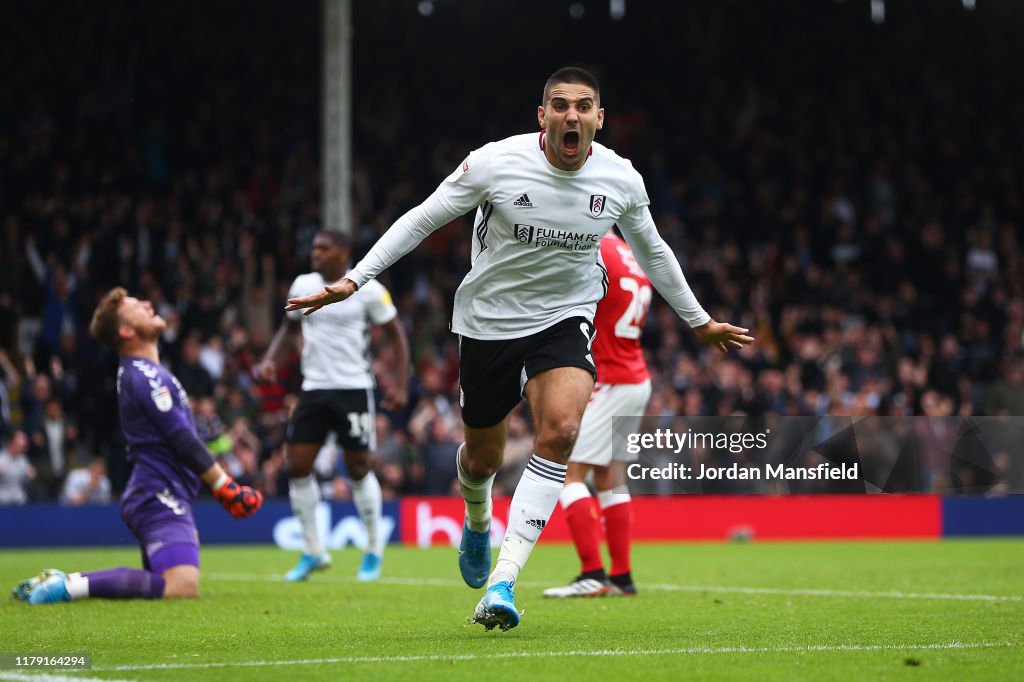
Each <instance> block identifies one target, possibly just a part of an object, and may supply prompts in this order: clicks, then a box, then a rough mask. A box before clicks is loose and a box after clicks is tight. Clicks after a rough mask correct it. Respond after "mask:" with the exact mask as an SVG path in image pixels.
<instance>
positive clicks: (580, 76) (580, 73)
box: [540, 66, 601, 106]
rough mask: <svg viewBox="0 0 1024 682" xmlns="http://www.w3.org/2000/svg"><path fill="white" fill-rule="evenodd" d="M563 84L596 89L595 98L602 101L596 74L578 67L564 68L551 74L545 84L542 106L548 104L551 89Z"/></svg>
mask: <svg viewBox="0 0 1024 682" xmlns="http://www.w3.org/2000/svg"><path fill="white" fill-rule="evenodd" d="M562 84H568V85H586V86H587V87H591V88H593V89H594V97H595V98H596V99H597V100H598V101H600V99H601V88H599V87H598V85H597V78H595V77H594V74H592V73H590V72H589V71H587V70H586V69H581V68H580V67H578V66H563V67H562V68H560V69H559V70H558V71H555V72H554V73H553V74H551V76H550V77H548V80H547V82H546V83H544V94H543V95H542V99H541V102H540V103H541V105H542V106H543V105H544V104H546V103H547V101H548V95H549V94H550V93H551V88H553V87H555V86H556V85H562Z"/></svg>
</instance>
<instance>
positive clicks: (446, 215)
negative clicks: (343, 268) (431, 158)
mask: <svg viewBox="0 0 1024 682" xmlns="http://www.w3.org/2000/svg"><path fill="white" fill-rule="evenodd" d="M490 147H491V145H486V146H484V147H482V148H480V149H478V150H476V151H474V152H473V153H471V154H470V155H469V156H468V157H467V158H466V160H465V161H464V162H463V163H462V164H461V165H460V166H459V167H458V168H457V169H455V172H454V173H452V174H451V175H449V176H448V177H447V178H446V179H445V181H444V182H442V183H441V185H440V186H439V187H438V188H437V189H436V190H434V193H433V194H431V195H430V196H429V197H427V199H426V201H424V202H423V203H422V204H420V205H419V206H417V207H416V208H413V209H411V210H410V211H409V212H407V213H406V214H405V215H403V216H402V217H401V218H399V219H398V220H396V221H395V224H394V225H392V226H391V227H390V228H388V231H387V232H385V233H384V234H383V235H381V238H380V239H378V240H377V243H376V244H374V245H373V248H371V249H370V251H369V253H367V254H366V256H364V257H363V259H362V260H361V261H359V263H358V264H357V265H356V266H355V267H354V268H352V271H351V272H349V274H348V275H346V277H347V278H348V279H350V280H352V281H353V282H355V283H356V286H359V287H362V286H363V285H364V284H366V283H367V282H368V281H370V280H371V279H373V278H374V277H376V276H377V275H379V274H380V273H382V272H383V271H384V270H386V269H388V268H389V267H391V266H392V265H393V264H394V263H395V261H397V260H398V259H399V258H401V257H402V256H404V255H405V254H407V253H409V252H410V251H412V250H413V249H414V248H416V246H417V245H418V244H419V243H420V242H421V241H423V240H424V239H426V238H427V237H428V236H429V235H430V234H431V233H433V232H434V231H435V230H437V229H438V228H440V227H443V226H445V225H447V224H448V223H450V222H451V221H453V220H455V219H456V218H458V217H459V216H461V215H465V214H466V213H468V212H469V211H471V210H473V209H474V208H476V207H477V206H479V205H480V204H482V203H483V202H484V201H485V199H486V197H487V192H488V189H489V186H490V166H491V157H492V154H491V153H490V149H489V148H490Z"/></svg>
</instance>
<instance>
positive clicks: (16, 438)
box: [0, 431, 36, 505]
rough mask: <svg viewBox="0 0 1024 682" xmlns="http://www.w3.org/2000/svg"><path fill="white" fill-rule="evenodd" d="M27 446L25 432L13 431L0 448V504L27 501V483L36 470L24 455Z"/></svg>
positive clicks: (32, 477) (23, 502) (34, 475)
mask: <svg viewBox="0 0 1024 682" xmlns="http://www.w3.org/2000/svg"><path fill="white" fill-rule="evenodd" d="M27 448H28V439H27V438H26V437H25V433H24V432H23V431H14V432H12V433H11V437H10V438H8V439H7V443H6V445H4V447H3V448H2V449H0V505H3V504H25V502H27V501H28V492H27V488H28V484H29V483H30V482H31V481H32V480H33V479H34V478H35V477H36V470H35V468H33V466H32V465H31V464H30V463H29V461H28V458H27V457H26V456H25V453H26V451H27Z"/></svg>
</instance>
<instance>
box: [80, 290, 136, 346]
mask: <svg viewBox="0 0 1024 682" xmlns="http://www.w3.org/2000/svg"><path fill="white" fill-rule="evenodd" d="M127 295H128V291H127V290H126V289H125V288H124V287H114V288H113V289H111V290H110V291H108V292H107V293H106V294H105V295H104V296H103V298H102V299H100V302H99V305H97V306H96V310H95V311H94V312H93V314H92V322H90V323H89V333H90V334H92V335H93V336H94V337H95V338H96V340H97V341H99V342H100V343H102V344H103V345H104V346H106V347H107V348H111V349H113V350H118V349H119V348H120V347H121V334H120V331H119V330H120V328H121V321H120V319H119V318H118V315H117V308H118V306H120V305H121V301H123V300H124V299H125V297H126V296H127Z"/></svg>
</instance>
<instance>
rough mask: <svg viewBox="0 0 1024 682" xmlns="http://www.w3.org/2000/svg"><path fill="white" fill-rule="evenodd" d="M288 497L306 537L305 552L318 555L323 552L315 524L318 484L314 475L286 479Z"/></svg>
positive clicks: (318, 495)
mask: <svg viewBox="0 0 1024 682" xmlns="http://www.w3.org/2000/svg"><path fill="white" fill-rule="evenodd" d="M288 499H290V500H291V502H292V511H293V512H295V518H297V519H298V520H299V525H301V526H302V536H303V537H304V538H305V539H306V554H312V555H313V556H319V555H320V554H321V553H323V548H322V547H321V546H320V529H319V528H317V526H316V507H317V505H318V504H320V484H319V483H317V480H316V475H310V476H306V477H304V478H289V479H288Z"/></svg>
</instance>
